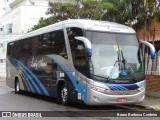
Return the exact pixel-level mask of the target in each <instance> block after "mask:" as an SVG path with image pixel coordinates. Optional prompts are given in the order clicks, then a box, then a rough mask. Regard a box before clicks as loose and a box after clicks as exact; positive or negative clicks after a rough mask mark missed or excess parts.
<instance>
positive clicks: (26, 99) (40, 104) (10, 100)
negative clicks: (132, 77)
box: [0, 81, 158, 120]
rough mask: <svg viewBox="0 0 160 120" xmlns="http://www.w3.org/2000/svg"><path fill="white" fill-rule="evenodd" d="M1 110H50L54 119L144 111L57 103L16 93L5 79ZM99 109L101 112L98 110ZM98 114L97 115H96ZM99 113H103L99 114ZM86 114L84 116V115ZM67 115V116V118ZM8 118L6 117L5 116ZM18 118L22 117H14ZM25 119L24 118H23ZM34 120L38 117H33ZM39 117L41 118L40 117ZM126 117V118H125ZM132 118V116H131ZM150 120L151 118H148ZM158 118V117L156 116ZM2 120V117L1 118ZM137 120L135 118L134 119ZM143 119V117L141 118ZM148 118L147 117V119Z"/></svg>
mask: <svg viewBox="0 0 160 120" xmlns="http://www.w3.org/2000/svg"><path fill="white" fill-rule="evenodd" d="M0 111H37V112H38V111H50V112H53V113H51V114H56V115H57V117H54V119H58V120H60V119H64V118H65V120H66V119H67V120H68V119H69V120H70V119H76V120H77V119H78V120H81V119H92V120H94V119H97V120H116V119H122V120H124V119H123V117H120V118H118V117H116V118H106V116H103V115H104V114H103V113H104V112H106V113H107V112H109V113H108V114H110V113H112V112H114V111H118V112H126V111H127V112H132V111H144V109H142V108H140V107H137V106H113V105H112V106H111V105H107V106H98V107H97V106H83V105H76V104H71V105H69V106H64V105H61V104H56V100H55V99H54V98H49V97H44V96H39V95H33V94H29V93H22V94H15V93H14V89H12V88H9V87H8V86H6V84H5V82H4V81H0ZM61 111H63V112H61ZM97 111H99V112H97ZM90 114H95V116H94V118H91V117H87V118H84V116H90ZM96 114H97V116H96ZM99 114H102V116H101V115H99ZM83 115H84V116H83ZM66 117H67V118H66ZM3 119H6V118H3ZM14 119H15V120H18V119H20V118H14ZM23 119H24V118H23ZM31 119H32V120H34V119H36V118H31ZM38 119H39V118H38ZM42 119H46V120H48V119H52V118H42ZM125 119H126V118H125ZM130 119H132V118H130ZM147 119H148V120H150V118H147ZM156 119H157V120H158V118H156ZM0 120H1V118H0ZM133 120H135V119H133ZM139 120H141V118H140V119H139ZM145 120H146V119H145Z"/></svg>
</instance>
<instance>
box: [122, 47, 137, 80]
mask: <svg viewBox="0 0 160 120" xmlns="http://www.w3.org/2000/svg"><path fill="white" fill-rule="evenodd" d="M120 52H121V55H122V63H123V64H124V67H126V69H127V70H129V71H130V74H131V76H132V77H133V78H134V79H136V76H135V73H134V71H133V69H132V67H131V66H130V65H129V64H128V62H127V60H126V59H125V58H124V55H123V51H122V50H120Z"/></svg>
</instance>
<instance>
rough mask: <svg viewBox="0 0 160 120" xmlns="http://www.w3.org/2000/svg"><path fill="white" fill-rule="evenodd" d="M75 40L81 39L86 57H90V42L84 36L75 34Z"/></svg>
mask: <svg viewBox="0 0 160 120" xmlns="http://www.w3.org/2000/svg"><path fill="white" fill-rule="evenodd" d="M75 39H76V40H79V41H82V42H83V43H84V45H85V49H86V53H87V57H91V55H92V47H91V42H90V41H89V40H88V39H87V38H85V37H80V36H77V37H75Z"/></svg>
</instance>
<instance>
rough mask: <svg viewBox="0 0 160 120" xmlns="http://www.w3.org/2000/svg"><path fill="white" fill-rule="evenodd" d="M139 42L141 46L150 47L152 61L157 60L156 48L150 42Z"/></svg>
mask: <svg viewBox="0 0 160 120" xmlns="http://www.w3.org/2000/svg"><path fill="white" fill-rule="evenodd" d="M139 42H140V43H141V44H143V45H145V46H147V47H149V49H150V55H151V59H155V56H156V50H155V47H154V46H153V45H152V44H151V43H149V42H147V41H139Z"/></svg>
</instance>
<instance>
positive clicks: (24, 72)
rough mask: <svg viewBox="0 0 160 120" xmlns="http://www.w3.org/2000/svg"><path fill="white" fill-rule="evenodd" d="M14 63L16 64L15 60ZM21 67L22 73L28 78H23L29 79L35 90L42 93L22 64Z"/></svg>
mask: <svg viewBox="0 0 160 120" xmlns="http://www.w3.org/2000/svg"><path fill="white" fill-rule="evenodd" d="M13 61H15V60H13ZM15 63H16V64H18V62H17V61H15ZM18 65H19V66H21V65H20V64H18ZM21 67H22V68H23V69H22V73H23V74H24V75H25V76H27V77H28V78H29V79H28V80H27V79H25V80H27V81H31V82H32V84H33V86H34V87H35V89H36V90H37V92H38V94H42V93H41V91H40V89H39V88H38V86H37V85H36V83H35V82H34V80H33V79H32V77H30V76H29V74H28V73H27V71H26V70H25V68H24V67H23V66H21Z"/></svg>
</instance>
